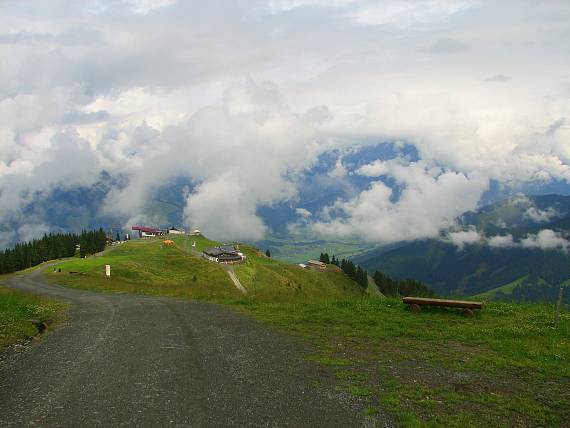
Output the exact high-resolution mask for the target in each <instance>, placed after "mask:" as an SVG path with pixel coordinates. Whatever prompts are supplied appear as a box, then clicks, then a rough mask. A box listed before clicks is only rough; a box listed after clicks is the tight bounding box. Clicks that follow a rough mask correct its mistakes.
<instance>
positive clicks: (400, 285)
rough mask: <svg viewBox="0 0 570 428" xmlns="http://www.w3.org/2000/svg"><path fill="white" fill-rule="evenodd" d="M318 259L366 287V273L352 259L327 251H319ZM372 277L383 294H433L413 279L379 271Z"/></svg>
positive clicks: (428, 288)
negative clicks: (330, 253)
mask: <svg viewBox="0 0 570 428" xmlns="http://www.w3.org/2000/svg"><path fill="white" fill-rule="evenodd" d="M319 261H320V262H322V263H326V264H333V265H336V266H338V267H340V268H341V269H342V270H343V271H344V273H346V274H347V275H348V277H349V278H350V279H352V280H354V281H356V282H357V283H358V284H360V285H361V286H362V287H363V288H366V287H368V273H367V272H366V271H365V270H364V269H362V268H361V267H360V266H359V265H357V264H355V263H354V262H353V261H351V260H348V259H342V260H339V259H338V258H336V257H335V256H334V255H333V256H332V257H330V256H329V255H328V254H327V253H321V255H320V257H319ZM373 278H374V282H375V283H376V285H377V286H378V288H379V290H380V292H382V294H384V295H385V296H392V297H397V296H414V297H433V296H434V291H433V290H432V289H431V288H430V287H428V286H427V285H425V284H423V283H422V282H420V281H416V280H415V279H402V280H396V279H393V278H391V277H390V276H389V275H387V274H385V273H383V272H379V271H376V272H374V275H373Z"/></svg>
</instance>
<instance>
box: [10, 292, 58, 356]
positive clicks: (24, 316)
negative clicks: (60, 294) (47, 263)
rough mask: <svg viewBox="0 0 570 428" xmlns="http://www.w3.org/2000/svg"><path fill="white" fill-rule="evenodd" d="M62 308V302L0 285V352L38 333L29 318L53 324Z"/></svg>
mask: <svg viewBox="0 0 570 428" xmlns="http://www.w3.org/2000/svg"><path fill="white" fill-rule="evenodd" d="M64 309H65V305H64V304H63V303H59V302H56V301H54V300H50V299H46V298H42V297H38V296H34V295H31V294H26V293H20V292H17V291H14V290H11V289H9V288H6V287H3V286H0V352H2V351H3V350H4V349H5V348H6V347H7V346H9V345H12V344H14V343H16V342H18V341H20V340H23V339H27V338H29V337H32V336H35V335H36V334H37V333H38V330H37V327H36V326H35V325H34V324H33V323H32V322H31V320H35V321H38V322H48V324H53V323H54V322H56V321H58V320H60V319H61V318H62V316H63V311H64Z"/></svg>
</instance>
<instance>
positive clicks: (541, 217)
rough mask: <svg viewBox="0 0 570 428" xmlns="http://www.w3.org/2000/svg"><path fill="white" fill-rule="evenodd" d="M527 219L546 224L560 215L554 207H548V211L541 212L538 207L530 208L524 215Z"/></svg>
mask: <svg viewBox="0 0 570 428" xmlns="http://www.w3.org/2000/svg"><path fill="white" fill-rule="evenodd" d="M524 215H525V217H528V218H530V219H531V220H533V221H536V222H538V223H545V222H547V221H550V220H552V219H553V218H556V217H557V216H559V215H560V213H558V211H556V209H555V208H554V207H548V208H547V209H546V210H541V209H539V208H537V207H530V208H529V209H527V210H526V211H525V213H524Z"/></svg>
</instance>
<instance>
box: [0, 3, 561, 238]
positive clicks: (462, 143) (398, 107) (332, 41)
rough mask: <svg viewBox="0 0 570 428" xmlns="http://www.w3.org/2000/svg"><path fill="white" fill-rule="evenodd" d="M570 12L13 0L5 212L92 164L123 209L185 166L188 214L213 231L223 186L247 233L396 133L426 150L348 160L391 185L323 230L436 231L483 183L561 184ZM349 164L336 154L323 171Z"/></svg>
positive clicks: (1, 23) (5, 108)
mask: <svg viewBox="0 0 570 428" xmlns="http://www.w3.org/2000/svg"><path fill="white" fill-rule="evenodd" d="M133 12H134V13H133ZM490 17H492V19H490ZM569 18H570V11H569V10H568V8H566V7H565V5H563V4H562V3H548V4H541V5H539V6H536V5H534V4H530V3H528V4H527V3H523V4H521V3H518V2H517V3H510V2H467V1H465V2H450V1H437V0H426V1H394V2H392V1H388V2H382V3H378V2H369V1H364V0H363V1H357V0H354V1H351V0H348V1H341V0H338V1H321V0H307V1H303V0H281V1H278V0H275V1H272V2H269V3H268V2H262V1H255V0H254V1H251V2H218V1H213V2H201V3H191V2H183V1H177V2H175V1H173V0H123V1H110V0H109V1H106V0H98V1H90V2H88V4H87V7H86V5H84V4H82V3H81V2H73V1H71V0H57V1H54V2H49V3H48V2H32V1H30V0H22V1H19V2H8V3H7V5H6V7H5V8H3V13H2V14H1V16H0V28H1V29H2V30H0V55H2V57H3V58H4V59H5V61H4V62H3V66H2V67H1V68H0V223H2V224H8V223H9V222H10V221H12V220H14V221H17V222H19V223H21V222H22V221H24V220H25V219H24V218H22V216H23V208H24V207H25V206H26V205H28V204H30V203H31V202H33V201H34V200H37V198H41V197H43V196H45V195H46V194H49V192H50V191H51V190H53V189H55V188H60V187H66V188H73V187H74V186H75V187H76V186H80V185H81V186H90V185H92V184H94V183H96V182H97V180H98V179H99V177H100V174H101V173H103V172H105V173H106V174H110V175H111V176H112V177H113V178H115V179H116V182H120V183H122V184H121V186H116V187H114V188H113V189H112V190H111V191H110V193H109V196H108V198H107V201H106V205H105V207H104V210H105V212H106V213H109V214H113V215H116V216H119V217H121V218H122V219H125V220H126V219H128V218H135V217H137V216H140V215H143V214H145V213H144V208H145V202H146V200H147V199H148V196H149V193H151V192H152V190H153V189H155V188H157V187H159V186H160V185H162V184H164V183H165V182H167V180H169V179H170V178H172V177H173V176H177V175H183V176H187V177H190V178H191V179H192V180H193V182H195V183H198V184H199V186H198V187H197V188H196V189H195V190H196V191H195V193H193V194H191V195H189V197H188V207H187V209H186V214H187V218H188V221H190V222H199V223H201V224H200V226H201V227H203V228H205V229H208V228H210V227H211V228H212V231H213V233H215V231H214V229H215V227H217V226H215V227H214V224H215V221H214V218H215V213H216V209H217V208H219V207H224V206H226V207H227V203H226V202H227V201H231V203H232V204H235V206H234V209H233V212H234V215H235V216H236V218H234V219H233V220H232V221H230V222H227V223H226V225H227V226H225V228H224V230H223V233H224V234H227V235H228V236H240V237H243V236H244V230H245V231H249V232H251V236H259V235H260V234H261V233H263V232H264V231H265V230H266V226H265V225H264V224H263V222H261V220H260V219H259V218H258V216H257V214H256V210H257V208H258V207H259V206H261V205H264V204H267V205H271V204H274V203H277V202H281V201H284V200H291V201H294V200H295V199H296V197H297V193H298V189H297V186H298V185H297V183H298V180H297V179H296V178H297V177H298V176H299V175H301V174H302V173H303V171H304V170H305V169H306V168H309V167H310V166H311V165H312V163H313V162H314V161H315V159H316V156H317V155H318V154H319V153H322V152H323V151H325V150H332V149H338V148H346V147H353V146H359V145H364V144H370V142H371V141H374V142H382V141H405V142H406V143H407V144H409V145H413V146H414V147H415V148H416V149H417V152H418V156H419V158H420V159H421V160H420V161H419V162H416V163H409V162H408V161H406V160H405V159H404V160H403V161H402V160H400V163H399V164H398V163H397V162H396V161H392V162H390V163H386V162H384V161H383V160H378V161H376V162H374V161H371V162H369V163H368V165H364V166H362V167H360V169H359V170H358V171H357V172H358V173H359V174H361V175H363V176H368V177H382V176H389V177H391V179H393V180H394V181H395V182H396V183H397V186H398V189H389V188H387V187H386V184H385V183H383V182H382V181H380V180H376V181H374V182H373V183H372V185H371V186H370V187H369V188H367V189H365V190H364V191H363V192H362V193H361V194H360V195H358V196H355V197H353V198H348V199H347V200H340V201H338V202H337V203H336V204H334V205H333V206H331V207H329V208H328V209H327V210H325V213H324V214H327V215H329V218H328V219H323V220H322V221H320V222H319V221H318V219H317V220H314V221H316V225H315V227H316V228H317V229H321V230H322V231H323V232H326V233H332V234H342V235H346V234H354V235H357V236H362V237H365V239H368V240H378V241H384V240H387V241H393V240H397V239H399V238H404V239H414V238H415V237H428V236H437V235H438V233H439V232H440V231H441V229H444V228H446V227H448V226H450V225H452V224H453V218H454V216H455V215H457V214H460V213H461V212H462V211H464V210H466V209H473V208H475V207H476V206H477V203H478V202H479V199H480V197H481V195H482V194H483V192H484V191H485V190H486V188H487V183H488V182H489V180H491V179H492V180H496V181H498V182H499V183H500V184H502V185H507V186H508V185H513V186H518V185H521V184H524V183H527V182H534V183H539V184H540V183H548V182H550V181H552V180H560V181H566V182H570V127H569V126H568V125H567V121H566V119H565V118H567V117H570V97H569V96H568V95H569V90H568V88H569V87H570V79H569V78H568V74H567V73H566V72H565V70H567V69H568V68H569V66H570V59H569V57H568V55H565V53H566V52H568V51H569V50H570V42H569V39H568V38H567V37H566V35H567V33H568V22H569ZM544 28H548V31H543V29H544ZM459 55H460V56H461V61H458V60H457V57H458V56H459ZM248 76H251V78H248ZM489 76H490V77H489ZM267 81H271V82H273V83H271V84H270V83H267ZM235 82H242V83H237V84H236V83H235ZM496 82H500V83H501V84H497V83H496ZM315 106H316V107H315ZM345 170H346V167H345V165H343V163H342V161H339V163H338V164H337V165H335V169H334V170H333V171H332V174H333V175H335V176H336V178H338V180H339V181H340V180H341V179H342V176H343V173H345V172H346V171H345ZM222 178H223V179H224V180H230V181H231V182H230V183H228V182H227V181H226V182H225V183H226V184H227V186H224V185H223V183H222V182H221V181H220V180H222ZM224 189H226V190H224ZM400 189H401V191H402V192H401V194H400V193H399V191H400ZM206 191H207V192H208V194H207V193H205V192H206ZM230 191H234V192H235V194H231V193H230ZM551 215H552V213H549V212H548V211H542V212H541V211H534V210H530V211H528V216H529V217H530V218H533V217H534V218H539V219H542V218H544V219H547V218H548V217H549V216H551ZM316 216H317V213H314V215H313V217H316ZM210 218H211V219H212V221H210V220H209V219H210ZM216 220H218V218H216ZM545 221H546V220H545Z"/></svg>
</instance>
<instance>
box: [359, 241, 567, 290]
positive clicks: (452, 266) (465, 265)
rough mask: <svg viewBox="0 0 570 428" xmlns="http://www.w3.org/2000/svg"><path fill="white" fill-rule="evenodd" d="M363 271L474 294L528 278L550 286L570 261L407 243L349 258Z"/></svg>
mask: <svg viewBox="0 0 570 428" xmlns="http://www.w3.org/2000/svg"><path fill="white" fill-rule="evenodd" d="M355 260H356V261H357V262H358V263H360V264H361V265H362V266H363V267H364V268H365V269H366V270H368V271H369V272H373V271H375V270H379V271H382V272H385V273H387V274H389V275H391V276H393V277H395V278H398V279H403V278H414V279H417V280H419V281H422V282H425V283H427V284H429V285H430V286H432V287H433V288H434V290H435V291H436V293H438V294H443V295H453V294H459V295H467V296H469V295H475V294H479V293H483V292H486V291H489V290H492V289H495V288H497V287H501V286H503V285H506V284H509V283H512V282H513V281H517V280H519V279H520V278H522V277H525V276H527V275H529V274H535V275H536V276H538V277H542V278H545V277H546V278H549V279H550V280H551V281H553V282H558V281H564V280H566V279H567V278H570V257H569V256H568V255H567V254H565V253H563V252H561V251H541V250H536V249H534V250H531V249H521V248H510V249H500V248H490V247H488V246H483V245H470V246H466V247H465V248H464V249H463V250H461V251H460V250H458V249H457V247H455V246H454V245H451V244H448V243H445V242H442V241H438V240H427V241H419V242H414V243H411V244H408V245H406V246H404V247H400V248H397V249H395V250H392V251H388V252H385V253H382V254H379V255H377V256H375V257H363V258H362V260H360V259H359V258H356V259H355Z"/></svg>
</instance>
